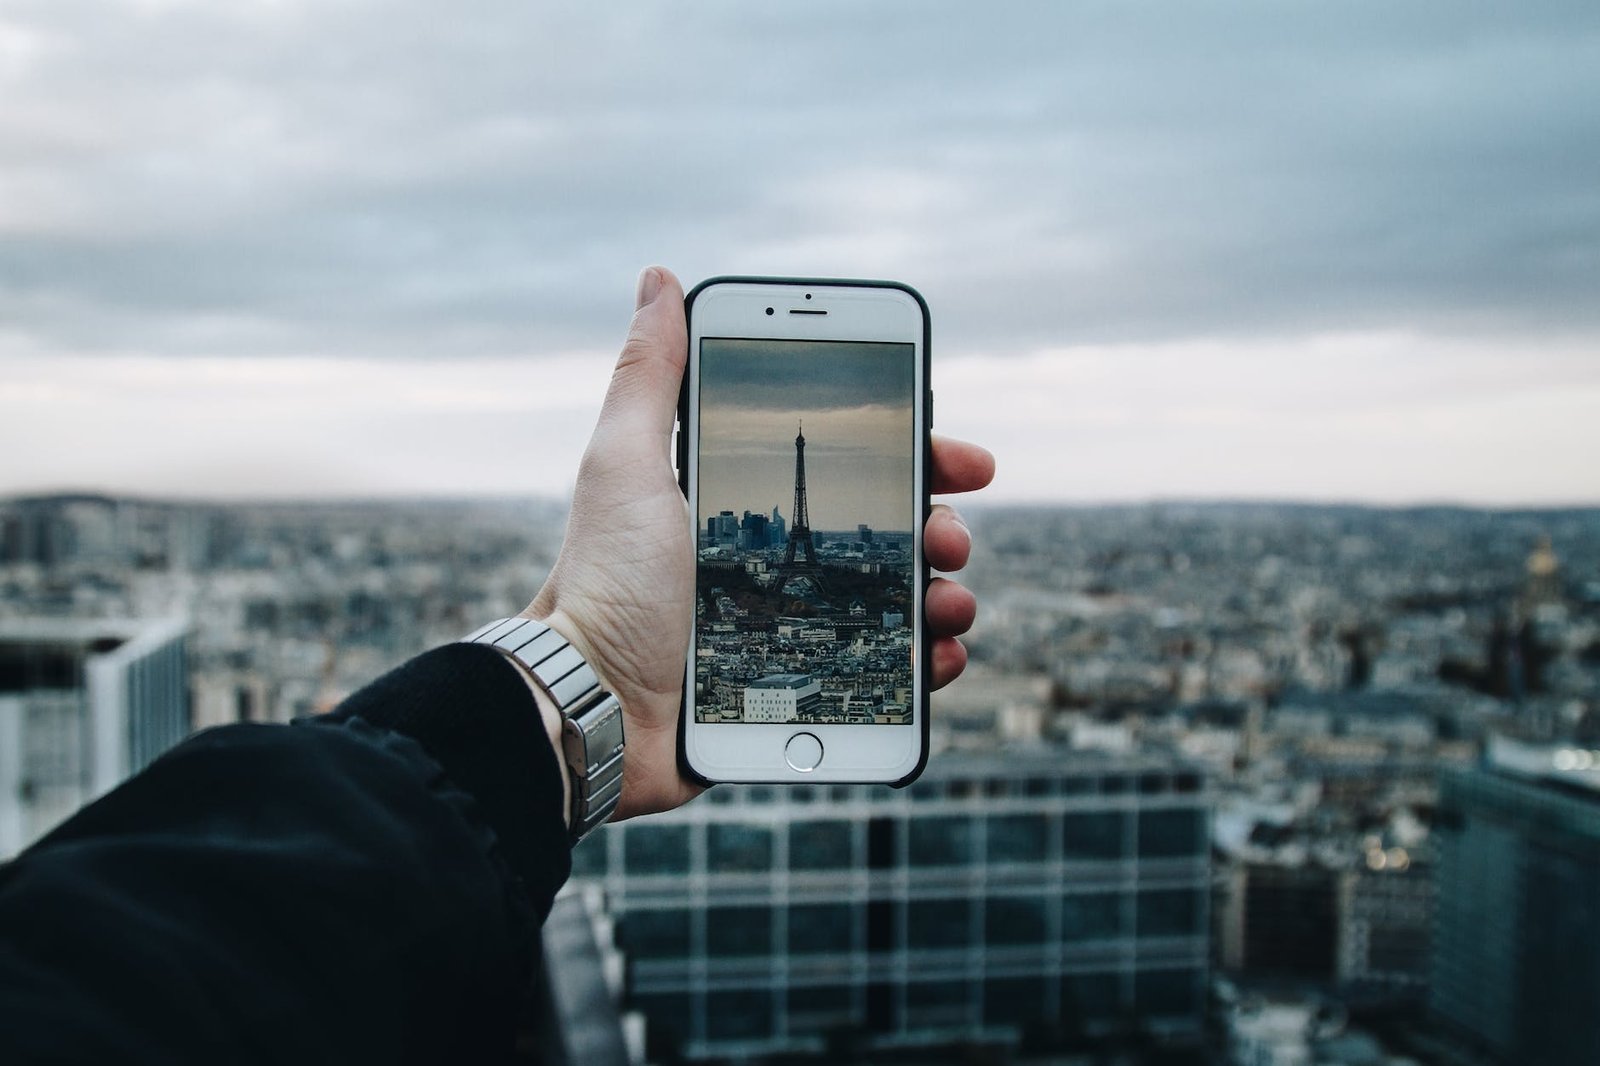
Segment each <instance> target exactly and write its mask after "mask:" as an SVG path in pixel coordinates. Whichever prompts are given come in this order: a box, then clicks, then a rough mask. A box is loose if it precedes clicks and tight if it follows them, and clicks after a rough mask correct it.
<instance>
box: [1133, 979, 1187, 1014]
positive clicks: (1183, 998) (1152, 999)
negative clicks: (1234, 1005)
mask: <svg viewBox="0 0 1600 1066" xmlns="http://www.w3.org/2000/svg"><path fill="white" fill-rule="evenodd" d="M1199 986H1200V979H1199V975H1198V974H1197V973H1195V972H1194V971H1193V970H1155V971H1152V972H1148V973H1141V974H1139V975H1138V976H1136V977H1135V978H1134V983H1133V995H1134V999H1135V1000H1137V1001H1138V1010H1139V1013H1140V1014H1144V1015H1154V1016H1163V1015H1165V1016H1171V1015H1175V1014H1194V1013H1196V1012H1198V1011H1199V1009H1200V996H1199Z"/></svg>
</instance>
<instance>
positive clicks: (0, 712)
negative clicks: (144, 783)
mask: <svg viewBox="0 0 1600 1066" xmlns="http://www.w3.org/2000/svg"><path fill="white" fill-rule="evenodd" d="M188 633H189V626H188V623H187V622H186V621H184V620H181V619H171V620H163V621H152V622H108V621H93V620H81V619H53V618H52V619H12V620H7V621H3V622H0V856H6V855H10V854H13V853H15V852H17V851H19V850H21V849H22V848H24V847H26V846H27V845H28V844H29V843H31V842H32V841H33V840H35V839H37V838H38V837H39V836H41V835H43V834H44V833H46V832H48V831H49V830H50V829H51V828H53V827H54V826H55V825H56V824H57V823H58V822H60V821H61V820H62V819H64V818H66V817H67V816H68V815H70V814H71V813H72V812H73V811H75V810H77V809H78V808H79V807H80V806H82V805H83V804H85V803H87V802H88V801H90V800H92V799H94V798H95V797H97V796H99V795H100V794H102V793H104V792H106V791H107V790H109V789H111V788H112V787H113V786H115V785H116V784H117V783H119V782H120V781H122V780H123V779H124V778H126V777H128V776H129V775H130V774H133V773H135V772H137V771H139V770H141V769H143V768H144V767H145V766H146V765H148V764H149V763H150V762H151V761H152V760H153V759H155V758H156V756H158V755H160V754H161V753H162V752H164V751H166V750H167V749H168V748H170V747H171V746H172V745H174V744H176V743H177V742H178V741H179V740H181V739H183V737H184V735H185V734H187V733H188V732H189V695H188V682H189V676H188V663H187V657H186V653H185V642H186V639H187V637H188Z"/></svg>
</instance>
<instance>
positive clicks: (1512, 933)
mask: <svg viewBox="0 0 1600 1066" xmlns="http://www.w3.org/2000/svg"><path fill="white" fill-rule="evenodd" d="M1434 838H1435V840H1437V841H1438V848H1439V865H1438V902H1437V908H1438V921H1437V926H1436V931H1435V945H1434V965H1433V980H1432V988H1431V995H1430V1005H1431V1007H1432V1010H1433V1013H1434V1015H1435V1016H1436V1017H1437V1018H1438V1019H1439V1020H1440V1021H1441V1022H1443V1023H1444V1024H1445V1025H1446V1026H1448V1027H1449V1028H1450V1029H1452V1030H1453V1031H1455V1032H1456V1033H1457V1034H1459V1035H1460V1036H1462V1037H1463V1038H1465V1040H1466V1041H1468V1042H1469V1043H1470V1044H1471V1045H1473V1046H1474V1047H1476V1048H1477V1049H1479V1050H1481V1051H1484V1052H1487V1053H1488V1054H1490V1055H1492V1056H1494V1057H1496V1058H1498V1059H1500V1060H1501V1061H1504V1062H1507V1063H1513V1062H1514V1063H1517V1064H1519V1066H1523V1064H1526V1066H1555V1064H1557V1063H1561V1064H1568V1063H1579V1062H1583V1063H1590V1062H1600V1012H1596V1010H1595V1004H1596V1003H1600V951H1596V950H1595V945H1596V944H1597V943H1600V889H1597V887H1596V872H1597V871H1600V752H1590V751H1587V750H1578V749H1574V748H1571V747H1561V746H1558V745H1529V744H1519V743H1516V742H1513V741H1510V740H1506V739H1504V738H1493V739H1492V741H1491V743H1490V746H1489V750H1488V752H1487V754H1486V756H1485V760H1484V764H1483V765H1482V766H1480V767H1477V768H1475V769H1471V770H1463V771H1456V772H1453V773H1449V774H1447V775H1446V776H1445V777H1444V779H1443V781H1442V783H1441V791H1440V797H1439V815H1438V819H1437V821H1436V823H1435V826H1434Z"/></svg>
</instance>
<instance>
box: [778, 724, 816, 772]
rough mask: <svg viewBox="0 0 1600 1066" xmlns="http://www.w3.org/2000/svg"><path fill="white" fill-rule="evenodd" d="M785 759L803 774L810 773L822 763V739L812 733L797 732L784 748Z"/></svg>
mask: <svg viewBox="0 0 1600 1066" xmlns="http://www.w3.org/2000/svg"><path fill="white" fill-rule="evenodd" d="M783 761H784V762H786V763H788V764H789V766H790V767H791V768H792V769H795V770H798V771H799V772H800V773H802V774H809V773H810V772H811V771H813V770H815V769H816V768H817V767H818V766H820V765H821V764H822V741H820V740H818V739H817V738H816V737H814V736H812V735H811V734H810V733H796V734H795V735H794V736H792V737H790V738H789V744H788V746H787V747H785V748H784V749H783Z"/></svg>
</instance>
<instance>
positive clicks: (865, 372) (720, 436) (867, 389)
mask: <svg viewBox="0 0 1600 1066" xmlns="http://www.w3.org/2000/svg"><path fill="white" fill-rule="evenodd" d="M916 359H917V355H916V346H915V345H912V344H901V343H885V342H875V341H873V342H860V341H831V340H830V341H813V340H753V339H738V338H723V337H708V338H705V339H703V340H702V341H701V346H700V359H699V364H700V372H699V437H698V439H699V445H698V448H699V453H698V457H697V459H698V470H699V473H698V478H697V492H696V497H697V498H696V499H695V500H694V508H695V515H696V529H697V534H696V541H697V543H696V559H697V563H696V571H695V581H696V589H695V627H694V633H695V649H694V658H693V662H694V680H693V684H694V688H695V721H696V722H698V723H706V724H711V723H721V722H762V723H785V722H792V723H815V724H854V725H891V726H892V725H910V724H912V723H913V722H914V720H915V717H914V713H913V712H914V708H915V703H916V696H915V693H914V691H913V687H914V686H913V671H914V668H915V663H914V657H913V656H914V632H913V630H914V627H915V625H916V603H917V600H916V594H915V590H916V581H917V573H916V559H917V552H916V542H915V525H916V515H917V513H918V506H919V500H918V495H917V492H918V490H917V486H916V475H915V469H916V448H917V440H916V426H915V421H914V404H915V402H916V369H917V367H916Z"/></svg>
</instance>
